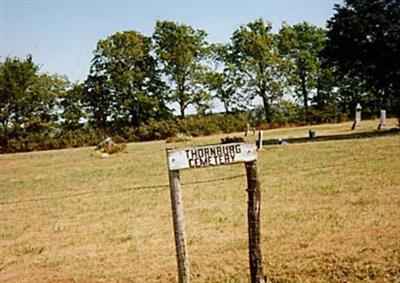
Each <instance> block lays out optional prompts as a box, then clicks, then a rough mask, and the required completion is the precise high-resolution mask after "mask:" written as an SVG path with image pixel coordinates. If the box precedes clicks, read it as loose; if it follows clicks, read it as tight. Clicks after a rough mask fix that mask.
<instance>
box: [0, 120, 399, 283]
mask: <svg viewBox="0 0 400 283" xmlns="http://www.w3.org/2000/svg"><path fill="white" fill-rule="evenodd" d="M377 123H378V121H377V120H374V121H366V122H364V124H363V127H362V128H361V129H359V130H357V131H368V130H372V129H375V127H376V125H377ZM395 123H396V121H395V120H389V121H388V125H389V126H393V125H394V124H395ZM350 127H351V123H342V124H335V125H318V126H313V127H312V128H313V129H315V130H316V131H317V134H334V133H338V134H343V133H350V132H351V131H350ZM309 128H310V127H303V128H292V129H290V128H288V129H279V130H271V131H266V132H265V133H264V137H265V138H278V137H282V138H288V137H298V136H307V134H308V129H309ZM235 135H236V136H238V135H241V134H239V133H236V134H231V135H230V136H235ZM225 136H226V135H216V136H209V137H201V138H195V139H193V140H192V141H190V142H188V143H176V144H166V143H165V142H162V141H158V142H148V143H133V144H129V145H128V153H127V154H117V155H112V156H111V157H110V158H108V159H98V158H95V157H93V156H91V153H92V150H93V148H79V149H68V150H58V151H43V152H32V153H18V154H6V155H0V184H1V186H0V213H1V214H0V215H1V216H0V281H1V282H74V281H75V282H116V281H117V282H175V281H176V273H177V272H176V258H175V246H174V239H173V228H172V218H171V204H170V196H169V189H168V187H166V186H164V185H167V184H168V175H167V166H166V156H165V148H167V147H174V146H180V147H182V146H194V145H201V144H210V143H216V142H219V141H220V139H221V138H222V137H225ZM246 138H247V139H248V140H253V139H255V137H253V136H250V137H246ZM399 156H400V136H399V135H396V136H386V137H378V138H365V139H355V140H346V141H327V142H316V143H308V144H293V145H285V146H268V147H264V149H263V150H262V151H260V152H259V153H258V162H257V163H258V170H259V175H260V180H261V186H262V251H263V256H264V264H265V270H266V272H267V274H268V275H269V277H270V279H271V281H272V282H396V280H398V278H400V240H399V235H400V174H399V172H400V157H399ZM243 173H244V166H243V165H241V164H239V165H232V166H229V167H226V166H221V167H215V168H207V169H197V170H184V171H182V172H181V180H182V183H183V184H184V185H183V186H182V190H183V201H184V213H185V225H186V234H187V241H188V252H189V258H190V270H191V279H192V282H247V281H248V251H247V216H246V215H247V195H246V191H245V189H246V182H245V178H244V177H240V178H235V179H231V180H226V181H215V182H210V183H200V184H193V183H194V182H197V181H203V180H210V179H220V178H227V177H231V176H236V175H240V174H243ZM158 185H162V187H154V188H143V187H147V186H158Z"/></svg>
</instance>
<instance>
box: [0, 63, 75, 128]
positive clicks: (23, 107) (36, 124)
mask: <svg viewBox="0 0 400 283" xmlns="http://www.w3.org/2000/svg"><path fill="white" fill-rule="evenodd" d="M38 71H39V67H38V66H37V65H36V64H35V63H34V62H33V60H32V57H31V56H27V57H26V58H25V59H19V58H10V57H7V58H6V59H5V61H4V62H3V63H1V64H0V110H1V111H0V123H1V126H2V128H3V130H10V129H13V130H14V131H22V130H23V132H24V133H25V134H28V133H31V132H39V131H41V130H44V129H49V128H51V127H53V126H54V124H55V123H56V122H57V120H58V114H57V109H56V102H57V98H58V97H60V96H62V95H63V93H64V92H65V90H66V87H67V85H68V80H67V79H66V78H65V77H62V76H58V75H47V74H39V73H38Z"/></svg>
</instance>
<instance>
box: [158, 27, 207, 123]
mask: <svg viewBox="0 0 400 283" xmlns="http://www.w3.org/2000/svg"><path fill="white" fill-rule="evenodd" d="M206 36H207V34H206V32H205V31H203V30H196V29H194V28H192V27H191V26H189V25H185V24H178V23H175V22H172V21H158V22H157V23H156V27H155V31H154V34H153V39H154V42H155V51H156V54H157V56H158V59H159V63H160V65H161V68H162V70H163V72H164V74H165V75H166V76H167V77H168V78H169V80H170V92H171V97H170V100H171V101H173V102H178V104H179V110H180V115H181V117H184V116H185V110H186V108H187V107H188V106H189V105H190V104H192V103H193V102H194V101H195V100H196V93H194V86H195V85H196V83H197V80H196V75H197V74H196V73H197V72H199V71H200V69H201V66H200V61H201V59H202V58H203V55H204V54H205V51H206V47H207V42H206Z"/></svg>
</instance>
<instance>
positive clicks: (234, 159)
mask: <svg viewBox="0 0 400 283" xmlns="http://www.w3.org/2000/svg"><path fill="white" fill-rule="evenodd" d="M167 154H168V169H169V170H180V169H187V168H201V167H209V166H219V165H227V164H234V163H241V162H250V161H254V160H256V159H257V148H256V146H255V144H252V143H229V144H218V145H211V146H202V147H194V148H184V149H176V150H168V151H167Z"/></svg>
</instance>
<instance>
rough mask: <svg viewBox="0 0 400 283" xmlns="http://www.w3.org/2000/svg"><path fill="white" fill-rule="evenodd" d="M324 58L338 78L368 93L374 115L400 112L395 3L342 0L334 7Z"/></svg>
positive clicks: (399, 12) (399, 9)
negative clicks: (382, 112)
mask: <svg viewBox="0 0 400 283" xmlns="http://www.w3.org/2000/svg"><path fill="white" fill-rule="evenodd" d="M324 55H325V57H326V58H327V60H328V61H329V63H330V64H331V66H332V68H333V69H334V71H335V72H336V74H337V77H338V78H340V77H342V78H345V79H347V80H349V79H350V80H352V81H355V80H357V79H358V80H359V83H358V85H359V86H363V90H364V92H365V93H371V92H372V94H373V97H374V98H375V102H373V105H374V106H375V107H376V108H375V111H377V110H379V108H386V109H395V107H396V108H397V109H400V107H399V96H400V94H399V93H400V60H399V59H398V58H400V2H399V1H397V0H357V1H355V0H346V1H345V2H344V5H336V6H335V14H334V16H333V17H332V18H331V19H330V20H329V21H328V42H327V45H326V49H325V51H324ZM396 105H397V106H396ZM397 111H400V110H397ZM399 114H400V113H399Z"/></svg>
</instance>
